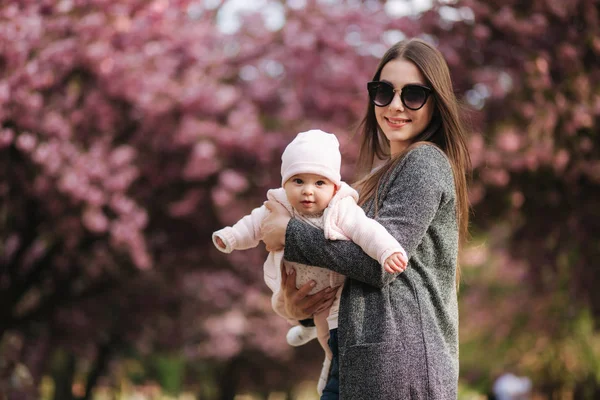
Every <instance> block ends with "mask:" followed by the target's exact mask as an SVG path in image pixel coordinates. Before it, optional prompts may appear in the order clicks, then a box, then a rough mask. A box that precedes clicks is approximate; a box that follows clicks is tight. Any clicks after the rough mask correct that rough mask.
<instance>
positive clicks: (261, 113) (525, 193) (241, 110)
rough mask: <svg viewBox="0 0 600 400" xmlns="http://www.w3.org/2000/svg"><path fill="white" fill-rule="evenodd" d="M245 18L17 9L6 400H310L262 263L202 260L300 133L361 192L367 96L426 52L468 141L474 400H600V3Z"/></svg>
mask: <svg viewBox="0 0 600 400" xmlns="http://www.w3.org/2000/svg"><path fill="white" fill-rule="evenodd" d="M233 4H234V2H233V1H219V0H210V1H209V0H206V1H192V0H153V1H147V0H119V1H114V0H85V1H84V0H60V1H55V0H20V1H18V2H17V1H1V2H0V44H1V52H0V123H1V126H0V164H1V165H2V168H0V198H1V199H2V201H1V203H0V260H1V267H0V397H2V396H3V398H6V399H35V398H44V399H57V400H58V399H60V400H69V399H92V398H97V399H104V398H107V399H108V398H127V397H123V396H125V395H127V394H128V393H133V392H136V393H137V394H136V395H135V396H138V397H135V396H134V397H131V398H162V397H164V396H171V397H173V398H175V397H177V396H179V398H182V399H183V398H186V399H187V398H202V399H232V398H234V397H235V396H236V394H238V398H243V397H241V396H240V395H239V394H243V393H246V394H249V393H252V394H253V395H254V397H255V398H269V399H275V398H286V397H287V398H296V399H300V398H307V399H308V398H314V396H315V394H316V392H315V390H314V381H315V380H316V379H317V376H318V373H319V370H320V359H321V353H320V349H319V348H318V345H317V344H316V342H315V343H311V344H309V345H307V346H304V347H302V348H299V349H293V348H291V347H289V346H287V344H286V343H285V332H286V331H287V325H286V323H285V322H284V321H282V320H281V319H280V318H278V317H276V316H275V315H274V313H273V312H272V311H271V309H270V302H269V293H268V291H267V289H266V287H265V285H264V283H263V282H262V268H261V265H262V262H263V259H264V256H265V251H264V249H263V248H262V247H261V248H259V249H255V250H251V251H244V252H238V253H236V254H232V255H230V256H227V257H225V256H223V255H222V254H220V253H218V252H217V251H215V249H214V248H213V247H212V243H211V240H210V235H211V233H212V232H213V231H214V230H216V229H217V228H219V227H222V226H224V225H227V224H231V223H232V222H234V221H236V220H237V219H238V218H239V217H241V216H242V215H244V214H246V213H248V212H249V211H250V210H251V209H252V208H253V207H254V206H256V205H257V204H261V202H262V201H263V200H264V196H265V192H266V190H267V189H268V188H271V187H274V186H277V185H278V176H279V162H280V158H279V157H280V154H281V151H282V149H283V147H284V146H285V145H286V144H287V143H288V141H289V140H290V139H291V138H293V137H294V136H295V134H296V133H297V132H299V131H301V130H305V129H308V128H312V127H319V128H321V129H324V130H328V131H331V132H334V133H336V134H337V135H338V137H339V138H340V141H341V142H342V150H343V155H344V170H343V176H344V178H345V179H346V180H348V181H352V179H353V178H354V176H353V166H354V161H355V156H356V152H357V140H356V138H355V137H354V136H353V135H354V129H355V127H356V124H357V122H358V120H359V118H360V117H361V116H362V113H363V112H364V107H365V104H366V102H367V93H366V90H365V82H366V81H368V80H370V78H371V74H372V72H373V71H374V69H375V67H376V64H377V61H378V58H379V57H380V56H381V55H382V54H383V52H384V51H385V50H386V48H387V47H389V46H390V45H391V44H393V43H394V42H396V41H397V40H399V39H402V38H404V37H413V36H419V37H423V38H425V39H426V40H429V41H431V42H433V43H435V44H436V45H437V46H438V47H439V49H440V50H441V51H442V52H443V53H444V55H445V56H446V57H447V60H448V63H449V65H450V68H451V70H452V74H453V80H454V83H455V87H456V92H457V94H458V95H459V97H460V98H461V99H462V100H463V101H464V103H465V105H466V106H467V108H468V109H469V110H470V111H469V119H470V123H471V126H472V133H471V135H470V139H469V140H470V148H471V152H472V159H473V165H474V168H475V170H474V181H473V185H472V187H471V190H470V198H471V202H472V204H473V220H472V226H471V230H472V236H473V237H472V241H471V242H470V244H469V245H468V246H467V248H466V249H465V252H464V254H463V259H462V264H463V270H464V275H463V281H462V286H461V292H460V302H461V332H460V335H461V398H465V399H467V398H485V397H486V396H487V395H489V394H491V391H492V385H493V382H494V380H495V379H496V378H497V377H498V376H500V375H501V374H503V373H505V372H512V373H515V374H518V375H522V376H527V377H529V378H530V379H531V380H532V382H533V390H532V396H533V397H535V398H541V399H562V398H565V399H566V398H569V399H570V398H575V399H596V398H600V337H599V334H598V321H600V319H599V318H600V292H599V291H598V290H596V288H597V287H598V286H599V284H600V268H599V267H600V265H599V263H598V260H599V259H600V215H599V214H600V204H599V202H600V157H599V149H600V146H599V145H598V143H599V137H598V128H599V126H600V20H599V18H600V16H599V14H600V3H599V2H598V1H597V0H571V1H568V2H565V1H557V0H532V1H528V2H522V1H517V0H504V1H502V2H496V1H491V0H444V1H441V0H440V1H432V2H423V1H419V2H416V1H413V2H411V1H402V0H388V1H384V0H381V1H376V0H367V1H356V0H346V1H343V0H327V1H325V0H320V1H317V0H287V1H283V0H280V1H275V0H271V1H268V0H263V1H258V2H256V3H255V4H254V6H253V7H246V8H237V9H235V10H234V9H233V8H232V7H233ZM247 4H249V3H246V5H247ZM232 10H234V11H232ZM115 393H121V395H120V396H121V397H116V396H117V395H116V394H115ZM132 396H133V395H132ZM161 396H162V397H161ZM311 396H312V397H311Z"/></svg>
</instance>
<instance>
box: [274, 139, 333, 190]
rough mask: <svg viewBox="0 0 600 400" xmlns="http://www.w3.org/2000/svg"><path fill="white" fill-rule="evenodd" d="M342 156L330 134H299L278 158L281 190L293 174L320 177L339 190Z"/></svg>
mask: <svg viewBox="0 0 600 400" xmlns="http://www.w3.org/2000/svg"><path fill="white" fill-rule="evenodd" d="M341 165H342V155H341V154H340V143H339V142H338V140H337V138H336V137H335V135H334V134H332V133H327V132H323V131H322V130H320V129H311V130H310V131H306V132H300V133H299V134H298V135H297V136H296V138H295V139H294V140H292V142H291V143H290V144H288V146H287V147H286V148H285V150H284V151H283V154H282V156H281V186H283V185H284V184H285V182H287V180H288V179H290V178H291V177H292V176H294V175H296V174H317V175H321V176H324V177H325V178H327V179H329V180H330V181H332V182H333V183H334V184H335V185H336V186H337V187H340V185H341V182H342V179H341V176H340V168H341Z"/></svg>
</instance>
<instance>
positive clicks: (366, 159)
mask: <svg viewBox="0 0 600 400" xmlns="http://www.w3.org/2000/svg"><path fill="white" fill-rule="evenodd" d="M395 59H404V60H407V61H411V62H412V63H414V64H415V65H416V66H417V68H419V70H420V71H421V73H422V74H423V76H424V77H425V80H426V81H427V84H428V85H429V86H430V87H431V88H432V89H433V101H434V102H435V104H434V107H435V111H434V113H433V117H432V120H431V122H430V124H429V126H428V127H427V128H426V129H425V130H424V131H423V132H422V133H421V134H420V135H419V136H417V137H416V138H415V141H414V142H413V144H412V145H410V146H408V148H407V149H405V150H404V151H402V152H401V153H400V154H396V155H394V156H393V157H391V156H390V143H389V141H388V140H387V138H386V137H385V135H384V134H383V133H382V132H381V130H380V129H379V125H378V124H377V119H376V117H375V106H374V105H373V104H372V103H369V105H368V106H367V112H366V115H365V117H364V118H363V120H362V122H361V123H360V125H359V127H358V132H359V133H360V135H361V137H362V142H361V146H360V152H359V156H358V174H359V175H358V176H359V178H360V179H359V180H358V182H357V183H356V184H355V186H357V187H358V188H359V190H360V198H359V204H361V205H362V204H364V203H365V201H367V200H369V199H371V198H375V205H377V194H378V193H377V191H378V188H379V186H380V184H381V182H382V180H383V179H385V178H386V177H387V176H388V174H389V173H390V172H391V170H392V169H393V168H394V166H395V165H396V164H397V163H398V162H399V161H400V160H401V159H402V157H403V156H404V155H405V154H406V153H407V152H408V151H409V150H411V149H412V148H414V147H415V146H417V145H418V144H419V142H429V143H433V144H435V145H436V146H437V147H439V148H440V149H441V150H442V151H443V152H444V154H446V156H447V157H448V159H449V160H450V164H451V165H452V170H453V175H454V186H455V188H456V199H457V204H456V217H457V221H458V234H459V243H460V245H462V244H463V243H464V242H465V241H466V239H467V235H468V225H469V199H468V195H467V182H468V180H469V178H470V174H471V159H470V157H469V151H468V148H467V142H466V130H465V127H464V122H463V119H462V113H461V110H460V105H459V103H458V100H457V99H456V96H455V95H454V91H453V88H452V80H451V78H450V71H449V70H448V65H447V63H446V60H445V59H444V56H443V55H442V54H441V53H440V52H439V50H437V49H436V48H435V47H433V46H432V45H430V44H429V43H427V42H425V41H423V40H421V39H407V40H403V41H400V42H398V43H396V44H395V45H394V46H392V47H391V48H390V49H389V50H388V51H387V52H386V53H385V54H384V55H383V57H382V58H381V61H380V62H379V65H378V67H377V71H376V72H375V75H374V76H373V80H374V81H378V80H379V78H380V75H381V70H382V69H383V67H384V66H385V65H386V64H387V63H388V62H390V61H392V60H395ZM375 157H377V159H379V160H386V159H387V162H386V163H384V164H383V165H382V166H381V167H380V168H378V169H377V170H376V171H375V172H372V173H371V171H372V169H373V164H374V161H375ZM459 249H460V247H459ZM459 281H460V266H459V265H458V260H457V270H456V284H457V287H458V283H459Z"/></svg>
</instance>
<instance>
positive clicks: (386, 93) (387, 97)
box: [368, 82, 394, 107]
mask: <svg viewBox="0 0 600 400" xmlns="http://www.w3.org/2000/svg"><path fill="white" fill-rule="evenodd" d="M368 89H369V97H370V98H371V101H372V102H373V103H374V104H375V105H377V106H379V107H383V106H387V105H388V104H390V103H391V102H392V98H393V97H394V88H393V87H392V86H391V85H389V84H387V83H385V82H370V83H369V86H368Z"/></svg>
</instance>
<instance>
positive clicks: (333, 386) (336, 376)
mask: <svg viewBox="0 0 600 400" xmlns="http://www.w3.org/2000/svg"><path fill="white" fill-rule="evenodd" d="M328 344H329V348H330V349H331V352H332V353H333V359H332V360H331V367H330V369H329V376H328V377H327V384H325V389H323V394H322V395H321V400H334V399H335V400H337V399H338V398H339V397H340V364H339V361H338V333H337V329H332V330H330V331H329V341H328Z"/></svg>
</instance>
